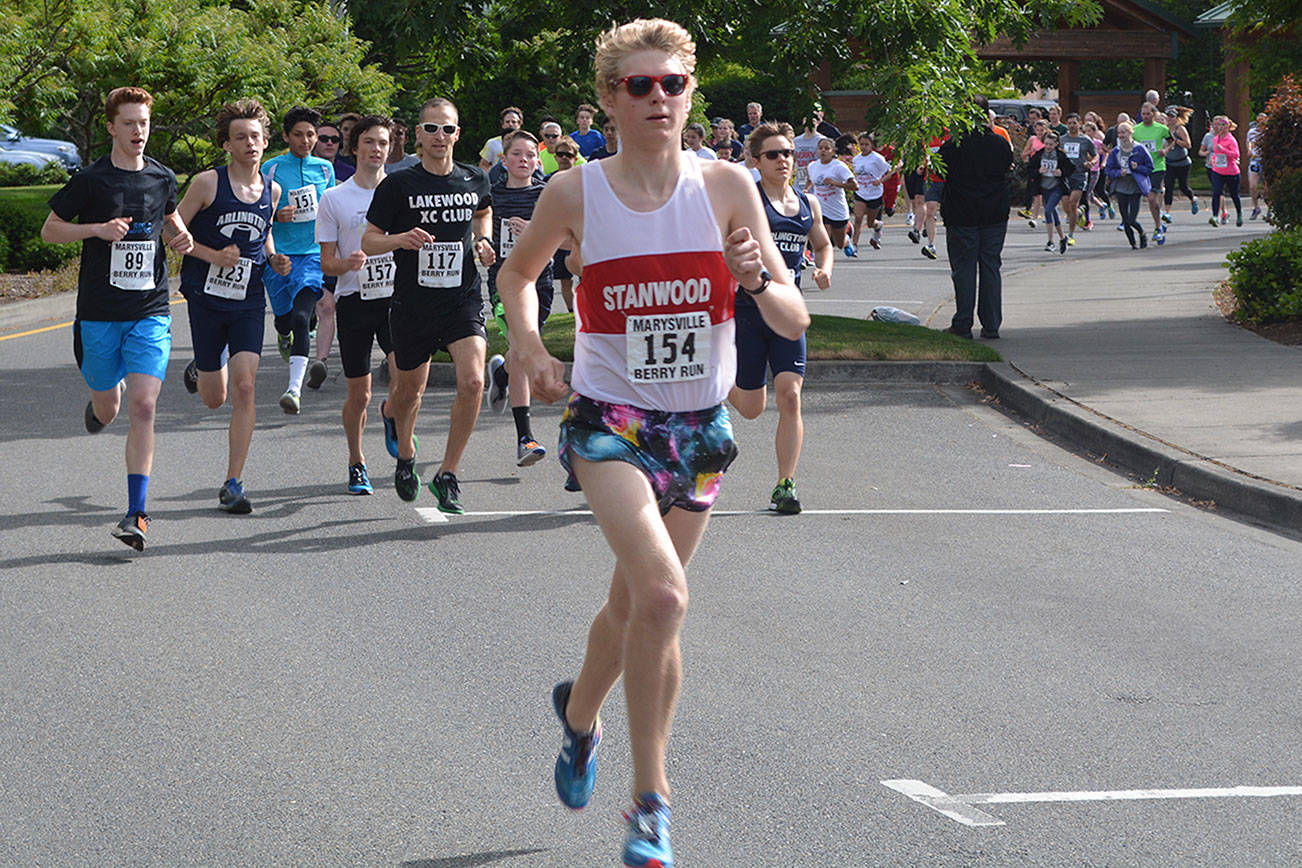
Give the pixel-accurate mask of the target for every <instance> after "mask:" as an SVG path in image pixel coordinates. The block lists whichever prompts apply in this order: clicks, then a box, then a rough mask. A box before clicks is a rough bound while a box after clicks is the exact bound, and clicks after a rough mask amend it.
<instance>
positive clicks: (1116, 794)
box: [954, 787, 1302, 805]
mask: <svg viewBox="0 0 1302 868" xmlns="http://www.w3.org/2000/svg"><path fill="white" fill-rule="evenodd" d="M1273 796H1302V787H1204V788H1202V789H1184V790H1081V791H1079V792H1065V793H1052V792H1050V793H969V794H967V795H964V796H954V798H956V799H960V800H962V801H964V802H966V803H967V804H969V805H1016V804H1024V803H1028V802H1120V801H1131V800H1135V799H1230V798H1270V797H1273Z"/></svg>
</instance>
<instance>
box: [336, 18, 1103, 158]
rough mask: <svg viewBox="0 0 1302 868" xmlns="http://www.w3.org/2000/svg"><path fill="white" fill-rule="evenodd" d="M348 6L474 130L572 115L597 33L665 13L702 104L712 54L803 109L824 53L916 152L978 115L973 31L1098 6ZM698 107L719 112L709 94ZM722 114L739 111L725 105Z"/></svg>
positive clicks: (980, 84)
mask: <svg viewBox="0 0 1302 868" xmlns="http://www.w3.org/2000/svg"><path fill="white" fill-rule="evenodd" d="M349 14H350V15H351V16H352V18H353V21H354V25H355V27H356V29H357V32H358V34H359V35H360V36H361V37H362V38H364V39H366V40H368V41H370V42H371V43H372V55H371V57H370V59H371V60H373V61H374V62H376V63H377V64H379V65H380V66H381V68H383V69H384V70H385V71H386V72H388V73H390V74H391V75H393V76H394V77H395V78H396V79H397V80H398V81H399V83H400V85H401V86H402V88H403V89H404V90H405V91H406V92H407V94H406V96H405V97H404V98H405V99H406V100H407V101H408V104H409V105H412V106H413V107H414V106H415V105H418V104H419V102H420V99H419V98H416V97H415V94H414V92H420V93H421V94H422V95H430V94H433V93H435V92H439V93H442V94H443V95H447V96H450V97H451V98H452V99H454V100H457V101H458V104H459V105H460V106H461V109H462V126H463V129H464V130H466V132H467V133H468V134H469V135H471V136H472V137H473V140H474V141H478V140H479V137H481V136H486V135H492V134H495V133H496V132H497V110H498V109H499V108H501V107H502V106H505V105H519V106H521V107H523V108H524V109H525V110H526V112H527V113H535V112H536V111H537V110H538V109H539V108H542V109H543V110H544V111H547V112H549V113H552V114H556V115H557V116H563V117H565V118H567V119H568V118H569V117H570V116H571V114H572V112H573V108H574V105H575V104H576V103H577V102H580V101H591V100H592V99H593V96H594V95H593V93H592V85H591V81H592V53H593V45H594V43H595V41H596V38H597V36H598V35H599V34H600V32H601V31H603V30H605V29H606V28H608V27H610V26H611V24H613V23H616V22H624V21H628V20H631V19H633V18H638V17H643V18H646V17H663V18H669V19H671V20H674V21H677V22H679V23H680V24H682V25H683V26H684V27H685V28H687V30H688V32H690V33H691V34H692V36H693V38H694V39H695V41H696V45H697V58H698V64H699V65H698V69H700V70H701V90H702V93H703V96H704V100H705V102H706V103H707V104H710V103H712V102H713V97H712V95H711V92H710V87H709V85H710V81H711V78H712V75H713V76H714V80H716V81H718V82H719V83H720V84H721V85H722V83H723V82H724V81H725V80H727V81H732V80H735V76H732V75H730V74H729V71H728V70H727V69H725V68H724V67H722V66H720V65H719V64H721V63H726V62H730V63H733V64H744V65H745V66H746V67H749V68H750V69H752V70H754V71H755V73H756V74H757V75H756V81H757V83H759V84H762V85H767V86H768V87H769V88H770V89H769V90H768V91H766V92H763V93H756V94H753V95H752V97H751V98H754V99H758V100H759V101H760V102H763V103H765V104H766V105H774V104H777V105H782V106H785V107H790V108H789V110H790V111H791V114H790V115H788V117H787V118H786V119H796V120H798V118H799V115H800V114H803V113H804V112H805V111H807V110H808V109H809V108H810V107H811V105H812V102H813V98H814V95H813V92H812V90H811V86H810V74H811V73H812V72H813V71H814V70H815V69H817V68H818V67H819V65H820V64H821V63H822V62H823V61H824V60H827V61H829V62H830V63H831V64H832V67H833V73H834V76H835V75H838V74H850V73H854V74H857V75H860V76H862V77H863V78H865V80H866V81H867V82H868V84H869V89H871V90H873V91H874V92H875V93H876V94H877V96H878V99H877V102H876V104H875V107H874V109H873V111H872V112H871V113H870V115H869V117H868V118H867V121H868V122H869V124H870V125H872V126H874V127H875V128H876V129H878V130H879V131H884V132H885V133H886V134H887V136H888V137H890V138H894V139H896V140H897V141H900V142H904V143H906V150H907V152H908V153H909V154H910V155H911V156H912V157H913V158H915V159H920V158H921V154H922V149H923V143H924V142H925V141H926V140H927V139H929V138H930V137H931V136H932V135H935V134H938V133H939V132H940V131H941V130H943V129H944V128H946V127H962V126H966V125H968V124H969V123H971V122H973V121H974V120H975V111H974V108H973V106H972V103H971V96H972V95H973V93H975V92H977V91H979V90H981V89H983V88H985V87H986V86H987V85H988V83H989V81H988V78H987V76H986V75H985V73H984V72H983V69H982V64H981V63H980V62H978V61H977V59H976V52H975V48H974V44H975V43H976V42H979V41H989V40H993V39H994V38H995V37H997V36H1000V35H1007V36H1010V37H1012V38H1013V39H1014V40H1017V39H1024V38H1025V37H1026V36H1028V35H1029V34H1030V33H1031V32H1032V28H1034V27H1036V26H1041V25H1046V24H1048V23H1051V22H1058V21H1065V22H1069V23H1079V24H1084V23H1088V22H1090V21H1093V20H1096V19H1097V17H1098V15H1099V8H1098V6H1097V5H1096V4H1094V3H1093V2H1089V0H1084V2H1073V0H882V2H875V3H862V2H851V0H653V2H650V3H647V2H629V0H614V2H609V0H601V2H599V0H516V2H511V3H509V4H508V3H506V2H504V0H492V2H488V3H471V2H464V0H460V2H451V3H449V2H446V0H416V2H402V0H373V2H368V3H365V4H357V5H355V6H350V7H349ZM391 47H396V48H397V50H391ZM521 58H525V59H527V62H526V63H523V64H520V63H517V62H516V61H517V60H518V59H521ZM732 71H733V72H735V71H736V68H735V67H734V68H733V70H732ZM720 90H721V92H722V90H723V88H722V87H721V89H720ZM729 99H730V101H732V100H735V97H730V98H729ZM706 112H707V114H715V113H716V112H715V111H714V110H713V109H711V108H709V106H708V105H707V106H706ZM719 113H722V112H719ZM727 113H728V114H729V115H730V116H733V117H737V116H738V114H737V109H736V107H734V106H731V105H729V106H727ZM535 119H536V115H534V116H531V117H527V118H526V124H527V125H528V126H530V128H532V127H533V126H534V124H533V121H534V120H535Z"/></svg>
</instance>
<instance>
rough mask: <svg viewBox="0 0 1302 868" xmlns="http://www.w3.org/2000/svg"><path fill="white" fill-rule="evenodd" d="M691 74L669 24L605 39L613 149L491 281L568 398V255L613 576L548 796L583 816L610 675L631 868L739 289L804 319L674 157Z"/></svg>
mask: <svg viewBox="0 0 1302 868" xmlns="http://www.w3.org/2000/svg"><path fill="white" fill-rule="evenodd" d="M695 65H696V60H695V46H694V44H693V43H692V41H691V37H690V36H689V35H688V34H687V32H686V31H685V30H683V29H682V28H681V27H679V26H678V25H677V24H674V23H672V22H669V21H662V20H638V21H634V22H631V23H629V24H625V25H623V26H620V27H616V28H613V29H612V30H610V31H609V32H607V33H606V34H604V35H603V36H602V37H601V38H600V40H599V41H598V45H597V56H596V62H595V66H596V89H597V93H598V94H599V97H600V102H601V106H602V108H603V109H604V110H605V112H606V114H607V115H608V116H609V117H610V118H611V119H613V120H614V121H615V124H616V126H617V127H618V128H619V140H620V145H619V153H618V154H616V155H615V156H613V157H611V158H609V159H606V160H601V161H595V162H592V163H589V164H587V165H585V166H583V167H581V169H580V171H576V172H565V173H563V174H561V175H559V176H557V177H556V178H555V179H554V180H553V181H552V182H551V183H550V184H548V186H547V189H546V191H545V192H544V193H543V194H542V197H541V198H540V199H539V201H538V205H537V209H536V210H535V212H534V219H533V220H532V221H531V222H530V224H529V227H528V228H527V229H526V230H525V232H524V234H523V235H522V236H521V237H520V239H519V240H518V241H517V242H516V246H515V249H514V250H513V252H512V254H511V258H510V259H508V260H507V261H506V264H505V265H504V266H503V267H502V270H501V272H500V273H499V274H498V278H497V283H498V292H499V294H500V295H501V298H502V301H503V304H504V305H505V308H506V315H507V321H508V324H509V329H510V334H511V345H512V351H513V352H514V353H516V354H517V357H518V358H519V360H520V369H521V370H522V371H524V372H526V373H527V374H528V376H529V378H530V381H531V383H532V384H533V389H534V395H535V396H537V397H538V398H539V399H541V400H543V401H546V402H548V403H550V402H552V401H555V400H557V399H559V398H562V397H564V396H565V394H566V391H567V388H566V384H565V382H564V379H563V376H564V373H565V368H564V365H563V364H562V363H561V362H560V361H558V360H557V359H555V358H553V357H552V356H550V355H548V353H547V351H546V349H545V348H544V347H543V344H542V341H541V339H540V338H539V334H538V323H537V314H536V312H535V305H536V303H537V301H536V297H535V293H534V289H533V279H534V277H535V276H536V275H537V274H538V272H539V271H540V270H541V269H542V267H543V266H544V265H545V264H546V262H547V259H548V257H549V256H551V254H552V252H553V251H555V250H556V249H557V248H560V247H565V248H568V249H570V250H573V251H575V253H576V255H574V256H572V257H571V259H572V260H578V261H577V262H576V263H575V264H576V265H579V266H581V267H582V269H583V272H584V273H583V279H582V282H581V283H580V284H579V287H578V290H577V292H576V295H577V298H576V308H577V310H576V317H575V331H576V334H575V349H574V371H573V385H574V391H575V393H576V394H575V395H574V396H573V397H572V398H571V399H570V402H569V405H568V406H567V408H566V413H565V419H564V421H562V423H561V450H560V453H561V455H560V457H561V461H562V463H563V464H565V465H566V466H567V468H568V469H569V471H570V473H571V475H572V478H573V479H572V481H576V482H577V484H579V485H581V486H582V490H583V491H584V492H585V493H586V494H587V498H588V503H589V505H590V506H591V508H592V511H593V514H594V515H595V516H596V518H597V521H598V523H599V525H600V526H601V530H602V533H603V534H604V535H605V537H606V541H607V542H608V543H609V545H610V547H611V549H612V550H613V552H614V554H615V571H614V577H613V579H612V580H611V584H610V590H609V595H608V597H607V600H606V603H605V605H604V607H603V608H602V610H601V611H600V612H599V613H598V614H597V616H596V618H595V620H594V621H593V624H592V627H591V630H590V631H589V636H588V646H587V654H586V656H585V658H584V662H583V668H582V671H581V672H580V674H579V676H578V678H577V679H575V680H574V681H573V682H568V681H566V682H562V683H561V684H558V685H557V686H556V688H555V689H554V691H553V704H554V706H555V708H556V711H557V714H558V715H559V716H560V718H561V722H562V725H563V730H564V738H565V741H564V744H563V747H562V753H561V757H560V758H559V759H558V760H557V765H556V785H557V792H558V795H559V796H560V797H561V800H562V802H564V803H565V804H566V805H567V806H568V807H571V808H580V807H583V806H584V805H585V804H587V800H588V797H589V796H590V795H591V792H592V785H593V781H594V778H595V762H594V761H593V753H592V752H593V750H594V749H595V747H596V745H597V743H598V742H599V740H600V725H599V718H598V712H599V711H600V708H601V705H602V703H603V702H604V700H605V698H606V695H607V694H608V693H609V691H610V690H611V688H612V687H613V686H614V684H615V681H616V680H617V679H618V678H619V677H620V675H621V674H622V675H623V676H624V690H625V694H626V697H627V702H628V719H629V738H630V743H631V746H632V753H633V766H634V768H633V776H634V787H633V796H634V809H633V810H632V811H631V812H629V814H628V817H629V831H628V839H627V841H626V844H625V850H624V860H625V863H626V864H631V865H666V866H667V865H670V864H671V863H672V852H671V851H670V850H669V839H668V813H669V812H668V806H667V805H668V800H669V782H668V779H667V777H666V772H665V744H666V741H667V739H668V736H669V729H670V723H671V721H672V719H673V715H674V706H675V703H676V701H677V697H678V689H679V682H680V678H681V658H680V652H679V643H678V635H679V629H680V627H681V625H682V621H683V617H684V615H685V613H686V609H687V580H686V575H685V571H684V570H685V567H686V564H687V562H688V560H689V559H690V558H691V556H692V553H693V552H694V551H695V549H696V546H697V544H698V543H699V542H700V539H701V536H702V534H703V533H704V531H705V526H706V523H707V521H708V520H709V509H710V505H711V504H712V503H713V501H714V497H715V495H716V494H717V492H718V484H719V480H720V477H721V474H722V471H723V470H724V469H725V468H726V467H727V464H728V462H730V461H731V459H732V457H733V456H734V455H735V452H736V449H735V446H734V445H733V443H732V438H731V427H730V426H729V425H728V422H727V411H726V410H725V409H723V407H722V401H723V400H724V398H725V397H727V394H728V390H729V388H730V387H731V385H732V383H733V379H734V374H735V370H736V352H735V347H734V338H733V335H734V326H733V321H732V315H733V293H734V290H735V288H736V287H737V286H738V284H740V286H741V287H743V288H745V289H747V290H750V291H752V292H753V297H754V299H755V301H756V303H757V305H758V306H759V309H760V312H761V315H762V316H763V318H764V321H765V322H766V323H767V324H768V325H769V327H770V328H772V329H773V330H774V331H775V332H776V333H777V334H779V335H781V336H783V337H786V338H790V339H795V338H798V337H799V336H800V335H801V334H802V333H803V332H804V330H805V328H806V327H807V326H808V324H809V314H808V311H807V310H806V308H805V304H804V301H803V300H802V298H801V296H800V293H799V291H798V290H797V289H796V287H795V285H794V283H793V282H792V279H791V276H790V274H789V273H788V272H787V269H786V266H785V265H784V263H783V260H782V255H781V253H780V252H779V251H778V249H777V247H776V245H775V244H774V243H773V239H772V237H771V236H770V233H769V229H768V222H767V220H766V219H765V217H764V211H763V208H762V206H761V204H760V199H759V194H758V192H757V191H756V188H755V185H754V183H753V182H752V180H751V178H750V176H749V173H747V172H746V170H745V169H743V168H742V167H740V166H736V165H733V164H731V163H729V162H726V161H723V160H719V161H714V162H708V163H707V162H704V161H701V160H699V159H696V158H695V157H694V156H692V155H691V154H685V152H684V151H683V150H682V146H681V144H680V140H681V135H682V130H683V125H684V124H685V122H686V120H687V112H688V109H689V107H690V106H691V99H692V91H693V89H694V86H695V79H694V78H693V77H692V72H693V69H694V68H695Z"/></svg>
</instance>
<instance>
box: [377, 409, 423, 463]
mask: <svg viewBox="0 0 1302 868" xmlns="http://www.w3.org/2000/svg"><path fill="white" fill-rule="evenodd" d="M388 405H389V402H388V401H381V402H380V419H382V420H383V421H384V448H385V449H387V450H389V457H390V458H397V457H398V423H397V421H395V420H394V418H393V417H392V416H386V415H385V413H384V408H385V407H387V406H388ZM411 445H412V448H413V449H415V450H416V451H415V452H413V453H412V457H413V458H414V457H415V456H416V455H419V454H420V438H419V437H417V436H416V435H415V434H413V435H411Z"/></svg>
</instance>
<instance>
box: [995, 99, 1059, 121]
mask: <svg viewBox="0 0 1302 868" xmlns="http://www.w3.org/2000/svg"><path fill="white" fill-rule="evenodd" d="M1051 105H1057V103H1056V102H1054V101H1053V100H1051V99H992V100H990V108H991V109H993V110H994V113H995V115H997V116H998V117H1007V118H1013V119H1014V120H1015V121H1017V122H1018V123H1019V124H1025V123H1026V110H1027V109H1029V108H1030V107H1031V106H1035V107H1037V108H1039V109H1041V110H1042V111H1043V112H1044V116H1045V117H1048V116H1049V106H1051Z"/></svg>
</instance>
